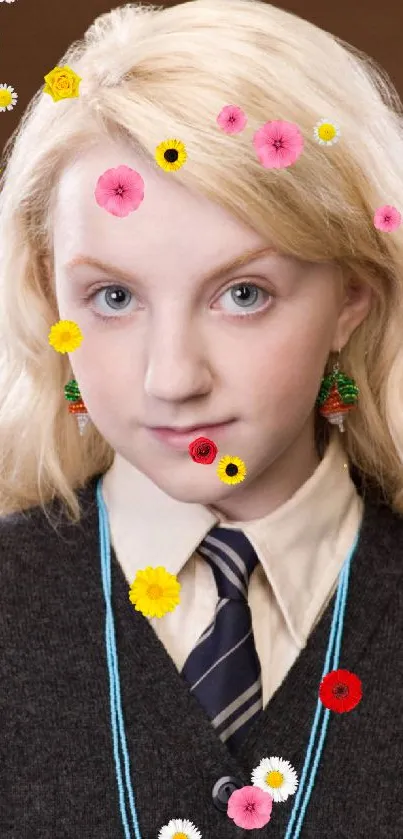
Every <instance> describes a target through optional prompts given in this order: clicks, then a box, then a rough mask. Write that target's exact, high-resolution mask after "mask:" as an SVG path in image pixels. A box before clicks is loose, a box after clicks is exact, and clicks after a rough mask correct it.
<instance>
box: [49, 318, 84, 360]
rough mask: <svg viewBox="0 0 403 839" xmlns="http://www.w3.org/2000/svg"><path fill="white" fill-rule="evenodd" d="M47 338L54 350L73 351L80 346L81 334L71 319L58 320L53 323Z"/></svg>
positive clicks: (61, 351)
mask: <svg viewBox="0 0 403 839" xmlns="http://www.w3.org/2000/svg"><path fill="white" fill-rule="evenodd" d="M48 340H49V344H50V346H51V347H53V349H54V350H56V352H60V353H66V352H74V350H76V349H77V348H78V347H79V346H80V344H81V342H82V340H83V334H82V332H81V329H80V327H79V326H77V324H76V323H74V321H73V320H59V321H58V323H54V324H53V326H52V328H51V330H50V332H49V338H48Z"/></svg>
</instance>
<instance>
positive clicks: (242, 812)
mask: <svg viewBox="0 0 403 839" xmlns="http://www.w3.org/2000/svg"><path fill="white" fill-rule="evenodd" d="M272 807H273V799H272V797H271V795H269V793H268V792H265V791H264V790H262V789H260V788H259V787H242V789H236V790H235V791H234V792H233V793H232V795H231V797H230V799H229V801H228V807H227V815H228V816H229V818H230V819H232V820H233V821H234V822H235V824H236V825H238V827H243V828H245V830H255V828H260V827H264V826H265V824H267V822H269V821H270V819H271V811H272Z"/></svg>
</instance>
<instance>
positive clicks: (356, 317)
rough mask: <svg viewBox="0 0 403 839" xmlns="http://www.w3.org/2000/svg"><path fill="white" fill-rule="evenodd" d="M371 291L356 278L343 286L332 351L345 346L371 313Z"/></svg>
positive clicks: (366, 284) (364, 283)
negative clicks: (342, 296)
mask: <svg viewBox="0 0 403 839" xmlns="http://www.w3.org/2000/svg"><path fill="white" fill-rule="evenodd" d="M372 300H373V291H372V288H371V287H370V286H369V285H368V283H366V282H364V281H363V280H359V279H357V278H356V277H353V278H350V279H349V280H348V281H347V282H346V283H345V286H344V299H342V303H341V309H340V313H339V317H338V319H337V327H336V332H335V337H334V341H333V345H332V351H333V352H338V351H339V350H341V349H343V347H345V346H346V344H347V343H348V341H349V340H350V337H351V335H352V334H353V332H354V331H355V330H356V329H357V327H358V326H360V324H361V323H362V322H363V321H364V320H365V318H366V317H367V315H368V314H369V312H370V311H371V305H372Z"/></svg>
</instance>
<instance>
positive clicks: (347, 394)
mask: <svg viewBox="0 0 403 839" xmlns="http://www.w3.org/2000/svg"><path fill="white" fill-rule="evenodd" d="M339 358H340V350H339ZM358 396H359V389H358V387H357V385H356V383H355V381H354V379H352V378H350V377H349V376H346V375H345V373H341V372H340V365H339V361H337V362H336V363H335V364H334V365H333V371H332V372H331V373H329V374H328V375H327V376H324V377H323V379H322V383H321V387H320V391H319V395H318V398H317V400H316V404H317V405H318V406H319V413H320V414H321V416H322V417H325V418H326V419H327V420H328V422H330V423H331V424H332V425H338V426H339V430H340V431H341V432H344V431H345V429H344V424H343V422H344V417H345V415H346V414H348V412H349V411H351V410H352V409H353V408H354V407H355V406H356V403H357V401H358Z"/></svg>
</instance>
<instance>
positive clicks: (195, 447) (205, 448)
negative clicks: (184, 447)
mask: <svg viewBox="0 0 403 839" xmlns="http://www.w3.org/2000/svg"><path fill="white" fill-rule="evenodd" d="M217 451H218V449H217V446H216V444H215V443H213V441H212V440H209V438H208V437H197V439H196V440H193V443H190V446H189V454H190V457H191V458H192V460H194V461H195V463H212V462H213V460H214V459H215V457H216V455H217Z"/></svg>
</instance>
